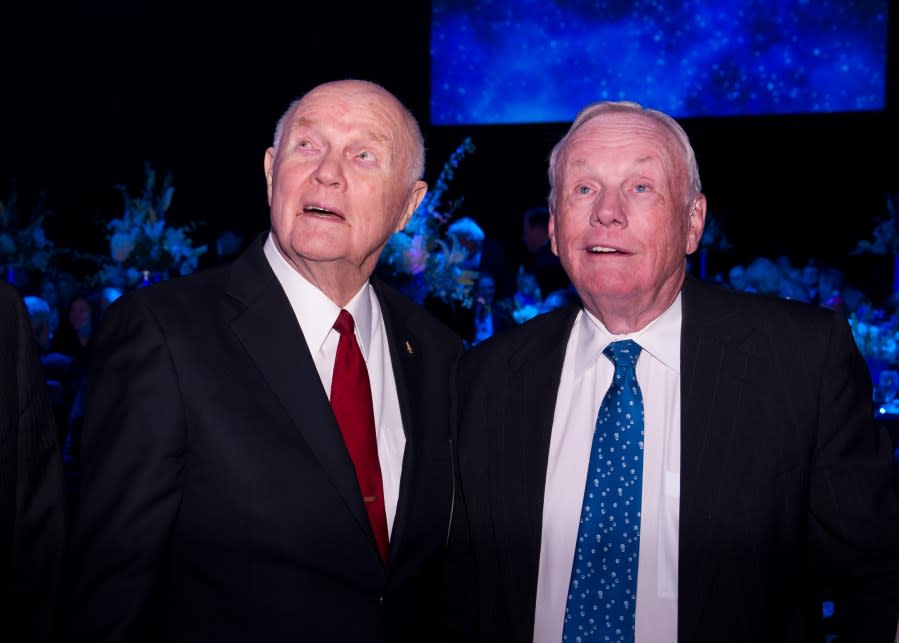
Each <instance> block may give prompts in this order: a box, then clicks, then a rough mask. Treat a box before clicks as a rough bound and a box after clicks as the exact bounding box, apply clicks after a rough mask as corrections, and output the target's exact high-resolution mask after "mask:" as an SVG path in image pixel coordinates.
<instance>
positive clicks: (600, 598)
mask: <svg viewBox="0 0 899 643" xmlns="http://www.w3.org/2000/svg"><path fill="white" fill-rule="evenodd" d="M640 350H641V349H640V345H639V344H637V343H636V342H634V341H632V340H630V339H627V340H623V341H618V342H613V343H611V344H609V345H608V346H607V347H606V349H605V350H604V351H603V354H604V355H605V356H606V357H608V358H609V359H610V360H612V363H614V364H615V375H614V377H613V378H612V385H611V386H610V387H609V390H608V392H607V393H606V395H605V397H604V398H603V400H602V404H601V405H600V407H599V415H598V416H597V418H596V429H595V430H594V432H593V446H592V450H591V452H590V464H589V467H588V469H587V481H586V485H585V487H584V500H583V507H582V509H581V522H580V527H579V528H578V534H577V546H576V548H575V551H574V562H573V564H572V566H571V581H570V582H569V586H568V603H567V604H566V606H565V627H564V629H563V631H562V640H563V641H574V642H577V643H585V642H587V641H629V642H631V643H632V642H633V640H634V632H635V629H636V621H635V615H636V607H637V563H638V557H639V553H640V503H641V499H642V496H643V394H642V393H641V392H640V386H639V385H638V384H637V374H636V366H637V358H638V357H639V356H640Z"/></svg>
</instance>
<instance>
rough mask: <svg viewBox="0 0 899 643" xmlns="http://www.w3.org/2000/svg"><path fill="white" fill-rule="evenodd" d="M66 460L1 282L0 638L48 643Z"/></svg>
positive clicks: (19, 320) (24, 320) (14, 305)
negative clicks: (63, 462)
mask: <svg viewBox="0 0 899 643" xmlns="http://www.w3.org/2000/svg"><path fill="white" fill-rule="evenodd" d="M64 503H65V500H64V495H63V480H62V461H61V459H60V453H59V445H58V442H57V437H56V428H55V424H54V421H53V414H52V411H51V407H50V402H49V399H48V397H47V391H46V388H45V384H44V377H43V374H42V372H41V366H40V361H39V360H38V354H37V346H36V344H35V341H34V333H33V332H32V330H31V320H30V319H29V317H28V311H27V309H26V308H25V305H24V303H23V302H22V299H21V297H20V295H19V292H18V291H17V290H16V289H15V288H13V287H12V286H11V285H10V284H8V283H6V282H2V281H0V552H2V554H0V639H2V640H5V641H16V642H18V641H23V642H24V641H45V640H50V637H51V635H52V631H53V628H54V626H55V618H56V607H57V593H58V588H59V581H60V575H61V566H62V556H63V549H64V540H65V538H64V536H65V513H64V511H65V506H64Z"/></svg>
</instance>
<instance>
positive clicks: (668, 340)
mask: <svg viewBox="0 0 899 643" xmlns="http://www.w3.org/2000/svg"><path fill="white" fill-rule="evenodd" d="M682 319H683V313H682V310H681V294H680V293H678V295H677V297H676V298H675V299H674V302H673V303H672V304H671V305H670V306H669V307H668V308H667V309H666V310H665V312H663V313H662V314H661V315H659V316H658V317H656V318H655V319H654V320H652V321H651V322H650V323H649V324H648V325H647V326H646V327H645V328H642V329H641V330H639V331H637V332H636V333H627V334H624V335H614V334H612V333H610V332H609V330H608V329H607V328H606V327H605V325H603V323H602V322H601V321H599V319H597V318H596V317H595V316H594V315H593V314H592V313H590V312H589V311H588V310H587V309H586V308H585V309H583V310H582V311H581V312H580V314H579V315H578V319H577V320H576V322H575V324H576V325H577V326H578V337H577V340H576V341H577V346H576V347H575V348H576V350H575V355H576V360H577V361H576V362H575V368H576V372H583V371H584V370H585V369H587V368H590V367H591V366H592V365H593V364H594V363H595V362H596V360H597V359H599V356H600V355H602V352H603V351H604V350H605V349H606V346H608V345H609V344H611V343H612V342H615V341H618V340H622V339H632V340H634V341H635V342H637V343H638V344H640V346H641V347H642V349H643V350H644V351H645V352H647V353H649V354H650V355H652V356H653V357H654V358H656V359H657V360H659V361H660V362H661V363H662V364H664V365H665V366H667V367H668V368H670V369H671V370H673V371H674V372H675V373H680V331H681V321H682Z"/></svg>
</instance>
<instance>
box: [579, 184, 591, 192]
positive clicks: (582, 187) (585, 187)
mask: <svg viewBox="0 0 899 643" xmlns="http://www.w3.org/2000/svg"><path fill="white" fill-rule="evenodd" d="M575 192H577V193H578V194H590V192H591V190H590V186H588V185H579V186H577V187H576V188H575Z"/></svg>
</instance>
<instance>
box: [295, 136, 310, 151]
mask: <svg viewBox="0 0 899 643" xmlns="http://www.w3.org/2000/svg"><path fill="white" fill-rule="evenodd" d="M297 147H300V148H302V149H304V150H306V149H309V148H310V147H312V143H311V142H310V141H309V140H308V139H305V138H303V139H300V140H299V141H298V142H297Z"/></svg>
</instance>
